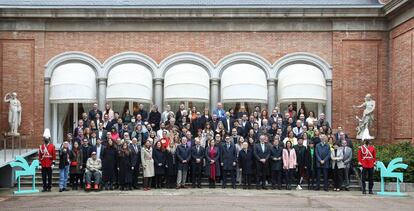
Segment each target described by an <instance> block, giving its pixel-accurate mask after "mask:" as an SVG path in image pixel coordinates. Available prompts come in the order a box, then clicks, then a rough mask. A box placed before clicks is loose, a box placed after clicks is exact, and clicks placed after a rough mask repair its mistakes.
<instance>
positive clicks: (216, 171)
mask: <svg viewBox="0 0 414 211" xmlns="http://www.w3.org/2000/svg"><path fill="white" fill-rule="evenodd" d="M219 158H220V150H219V148H218V147H217V146H216V144H215V140H211V141H210V146H208V147H207V150H206V169H205V174H206V176H207V177H208V183H209V188H215V187H216V178H217V177H219V176H220V162H219Z"/></svg>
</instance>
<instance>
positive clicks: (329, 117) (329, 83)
mask: <svg viewBox="0 0 414 211" xmlns="http://www.w3.org/2000/svg"><path fill="white" fill-rule="evenodd" d="M326 94H327V98H328V99H327V101H326V108H325V110H326V111H325V112H326V117H327V118H326V119H327V120H328V122H329V124H330V125H331V127H332V80H326Z"/></svg>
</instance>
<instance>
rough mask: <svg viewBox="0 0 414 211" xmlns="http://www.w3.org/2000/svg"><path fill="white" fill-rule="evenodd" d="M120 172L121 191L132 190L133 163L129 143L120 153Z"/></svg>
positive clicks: (123, 144) (125, 143) (123, 146)
mask: <svg viewBox="0 0 414 211" xmlns="http://www.w3.org/2000/svg"><path fill="white" fill-rule="evenodd" d="M118 170H119V176H118V177H119V185H120V190H121V191H123V190H132V162H131V153H130V151H129V147H128V143H127V142H124V143H122V147H121V149H120V150H119V151H118Z"/></svg>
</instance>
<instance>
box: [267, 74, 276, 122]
mask: <svg viewBox="0 0 414 211" xmlns="http://www.w3.org/2000/svg"><path fill="white" fill-rule="evenodd" d="M275 105H276V83H275V80H274V79H268V80H267V111H268V113H269V114H271V113H272V110H273V109H274V108H275Z"/></svg>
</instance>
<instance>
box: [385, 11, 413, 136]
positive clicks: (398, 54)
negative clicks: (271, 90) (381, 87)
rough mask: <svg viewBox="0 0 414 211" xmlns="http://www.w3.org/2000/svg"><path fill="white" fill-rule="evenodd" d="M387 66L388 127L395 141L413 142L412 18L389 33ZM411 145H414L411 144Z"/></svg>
mask: <svg viewBox="0 0 414 211" xmlns="http://www.w3.org/2000/svg"><path fill="white" fill-rule="evenodd" d="M390 60H391V61H390V64H391V65H390V67H391V81H392V83H391V84H392V88H391V91H392V95H391V100H390V101H391V102H390V104H391V106H392V107H391V110H390V112H391V113H390V117H391V120H392V121H391V122H392V124H391V125H390V127H391V130H392V134H393V138H394V139H395V140H396V141H403V140H411V141H412V142H413V141H414V136H413V135H414V134H413V130H414V121H413V99H414V98H413V96H414V85H413V84H414V78H413V74H414V69H413V68H414V66H413V64H414V19H413V18H412V19H411V20H409V21H407V22H405V23H403V24H401V25H400V26H398V27H396V28H394V29H393V30H392V31H391V32H390ZM413 143H414V142H413Z"/></svg>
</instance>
